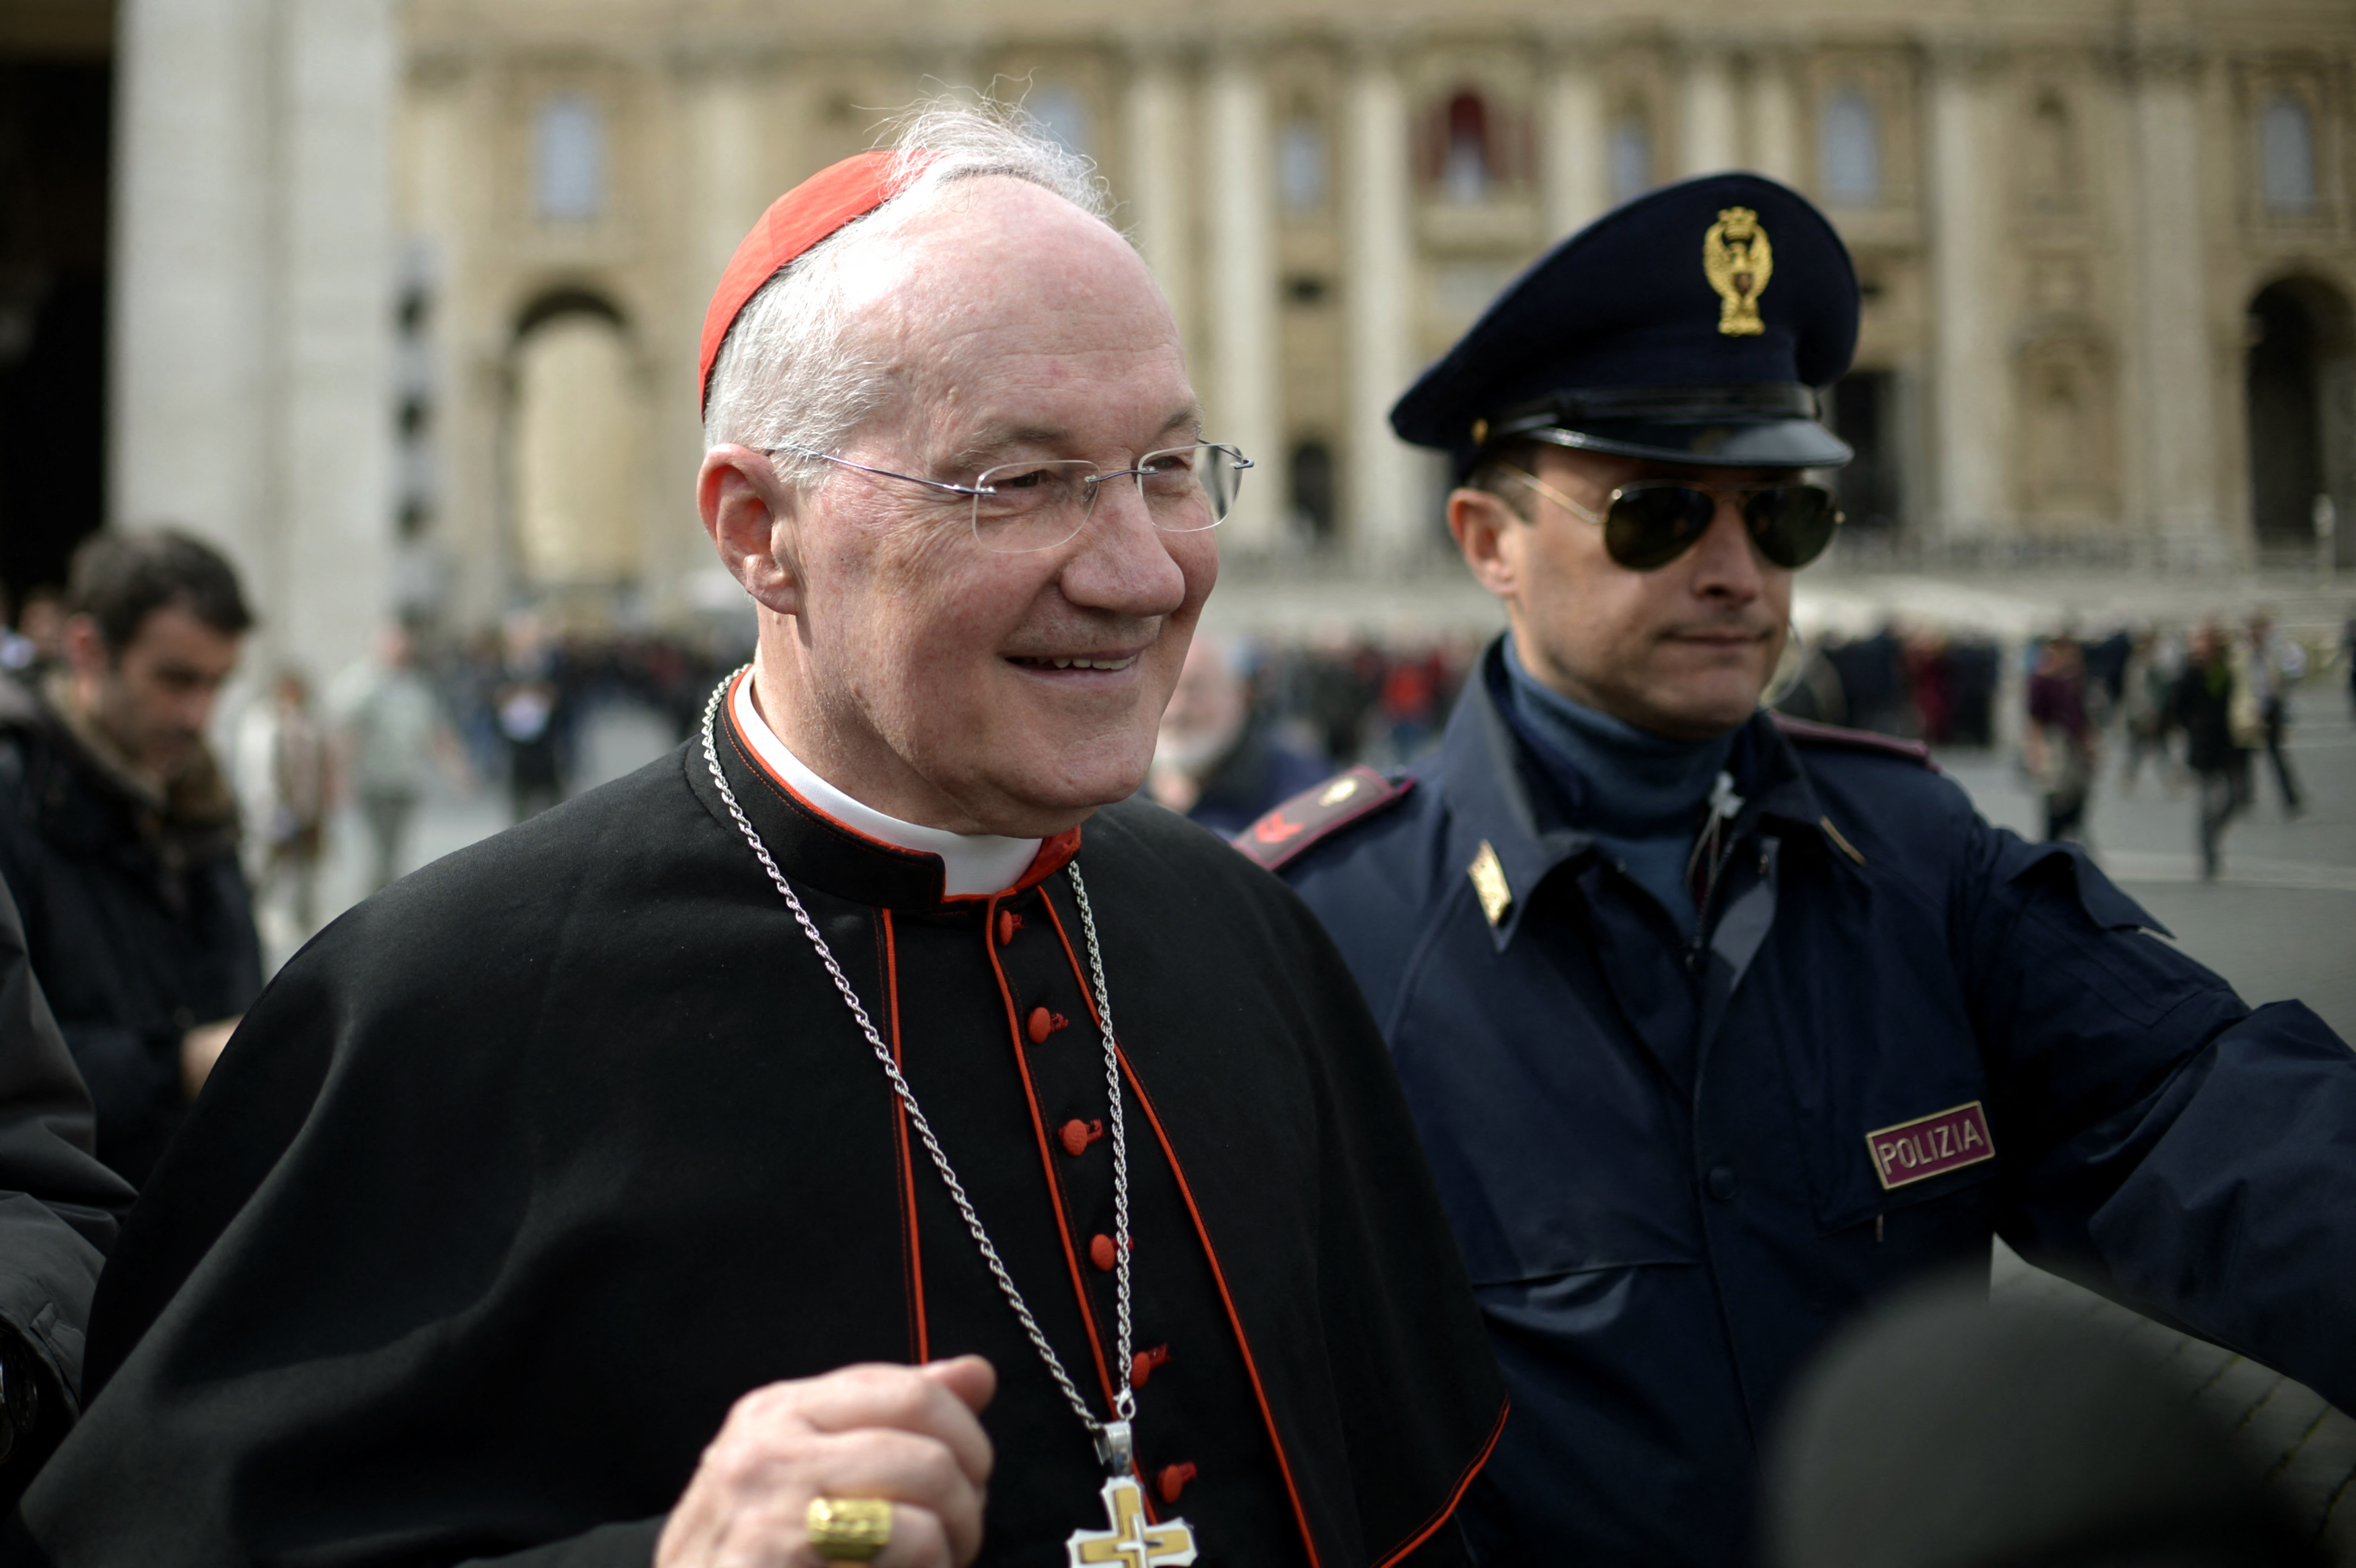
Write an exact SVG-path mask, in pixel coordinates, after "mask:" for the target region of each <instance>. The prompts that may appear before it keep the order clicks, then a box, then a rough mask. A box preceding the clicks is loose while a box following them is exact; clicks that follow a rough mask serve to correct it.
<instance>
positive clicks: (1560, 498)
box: [1497, 463, 1603, 523]
mask: <svg viewBox="0 0 2356 1568" xmlns="http://www.w3.org/2000/svg"><path fill="white" fill-rule="evenodd" d="M1497 466H1498V467H1500V468H1502V469H1504V470H1505V472H1506V473H1508V474H1510V475H1513V476H1514V477H1515V478H1516V479H1518V480H1520V481H1521V482H1522V483H1523V484H1525V485H1528V486H1529V487H1530V488H1531V489H1533V490H1536V491H1537V493H1538V494H1539V495H1541V496H1545V497H1546V498H1547V500H1549V501H1552V502H1553V503H1554V504H1555V505H1556V506H1558V507H1561V508H1562V509H1563V510H1564V511H1566V512H1569V514H1570V515H1571V516H1572V517H1577V518H1578V519H1579V520H1580V521H1581V522H1583V523H1601V522H1602V521H1603V515H1602V514H1601V512H1591V511H1590V510H1588V509H1587V508H1586V507H1582V506H1580V504H1579V503H1578V502H1576V501H1574V500H1572V499H1571V498H1570V497H1569V496H1566V495H1564V494H1563V493H1562V492H1561V491H1559V490H1558V489H1556V488H1555V487H1554V486H1553V485H1549V484H1547V482H1546V481H1545V480H1543V479H1541V478H1539V477H1538V476H1537V475H1535V474H1529V473H1525V472H1524V471H1523V470H1521V469H1519V468H1516V467H1515V466H1514V465H1513V464H1510V463H1500V464H1497Z"/></svg>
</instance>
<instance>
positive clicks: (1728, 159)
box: [1677, 42, 1743, 175]
mask: <svg viewBox="0 0 2356 1568" xmlns="http://www.w3.org/2000/svg"><path fill="white" fill-rule="evenodd" d="M1684 53H1685V89H1684V91H1683V92H1681V93H1680V94H1679V95H1678V123H1677V172H1678V174H1680V175H1706V174H1714V173H1716V172H1717V171H1718V170H1719V169H1730V168H1733V167H1735V166H1737V165H1740V163H1741V162H1742V161H1743V160H1742V159H1741V157H1740V155H1739V154H1738V152H1737V148H1736V144H1735V130H1734V62H1733V60H1732V59H1730V58H1729V57H1728V55H1727V53H1726V51H1725V50H1724V49H1722V48H1718V47H1716V46H1714V45H1711V44H1706V43H1701V42H1695V43H1692V44H1689V45H1688V46H1687V48H1686V49H1685V51H1684Z"/></svg>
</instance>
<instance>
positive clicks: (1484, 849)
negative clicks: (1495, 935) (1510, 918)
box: [1464, 838, 1514, 925]
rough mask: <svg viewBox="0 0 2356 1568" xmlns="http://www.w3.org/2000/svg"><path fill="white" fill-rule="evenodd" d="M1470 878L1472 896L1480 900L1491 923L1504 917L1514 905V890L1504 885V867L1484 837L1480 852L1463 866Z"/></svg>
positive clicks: (1494, 849)
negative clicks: (1468, 864)
mask: <svg viewBox="0 0 2356 1568" xmlns="http://www.w3.org/2000/svg"><path fill="white" fill-rule="evenodd" d="M1464 870H1465V874H1466V875H1468V876H1470V877H1471V878H1472V896H1473V897H1474V898H1477V899H1479V900H1480V901H1481V912H1482V913H1483V914H1484V915H1487V916H1488V917H1489V923H1490V924H1491V925H1494V924H1496V923H1498V922H1499V921H1501V920H1503V919H1505V912H1506V911H1507V910H1509V909H1511V908H1513V907H1514V890H1513V889H1511V888H1509V887H1507V886H1506V885H1505V867H1504V866H1503V865H1502V864H1501V863H1499V861H1498V859H1497V850H1496V848H1495V846H1494V845H1492V844H1491V843H1490V842H1489V841H1488V840H1487V839H1486V838H1483V839H1482V840H1481V852H1480V853H1479V854H1478V855H1475V856H1473V857H1472V864H1471V865H1470V866H1467V867H1465V868H1464Z"/></svg>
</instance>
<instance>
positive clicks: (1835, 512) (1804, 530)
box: [1498, 464, 1841, 571]
mask: <svg viewBox="0 0 2356 1568" xmlns="http://www.w3.org/2000/svg"><path fill="white" fill-rule="evenodd" d="M1498 466H1500V467H1501V468H1503V469H1504V470H1505V472H1506V473H1508V474H1510V475H1513V476H1514V477H1515V478H1516V479H1518V480H1520V481H1521V482H1522V483H1523V484H1525V485H1528V486H1529V487H1530V488H1531V489H1533V490H1536V491H1537V493H1538V494H1539V495H1541V496H1545V497H1546V498H1547V500H1549V501H1552V502H1553V503H1554V504H1555V505H1556V506H1558V507H1561V508H1562V509H1563V510H1564V511H1566V512H1569V514H1570V515H1571V516H1572V517H1577V518H1580V520H1581V521H1583V522H1590V523H1595V524H1598V525H1600V526H1601V528H1602V529H1603V549H1604V550H1605V551H1606V553H1608V554H1609V555H1610V556H1611V557H1612V560H1615V561H1617V562H1618V563H1619V564H1620V565H1622V566H1624V567H1626V568H1627V569H1628V570H1629V571H1655V570H1656V569H1657V568H1660V567H1664V566H1666V565H1668V564H1669V562H1671V561H1673V560H1676V559H1677V557H1679V556H1681V555H1683V554H1685V552H1686V551H1687V550H1689V549H1693V547H1694V546H1695V545H1696V544H1697V543H1698V542H1700V539H1701V536H1702V535H1704V534H1706V533H1708V531H1709V525H1710V522H1711V520H1712V519H1713V518H1715V517H1717V516H1718V503H1719V497H1720V496H1733V497H1735V498H1736V500H1737V501H1738V502H1739V503H1740V506H1741V507H1742V522H1743V526H1744V527H1745V528H1749V529H1750V530H1751V539H1752V540H1753V542H1755V543H1756V544H1757V545H1758V546H1759V553H1760V554H1761V555H1763V556H1765V557H1766V558H1767V559H1768V560H1770V561H1772V562H1773V563H1774V564H1775V565H1777V566H1780V567H1782V568H1783V569H1784V570H1785V571H1797V570H1798V569H1799V568H1801V567H1804V566H1805V565H1807V564H1808V562H1810V561H1812V560H1815V559H1816V557H1818V556H1820V555H1822V554H1824V553H1825V547H1826V545H1828V544H1830V543H1832V542H1833V530H1834V529H1835V528H1839V527H1840V524H1841V510H1840V504H1839V503H1838V502H1837V500H1835V499H1834V497H1833V493H1832V492H1831V491H1830V490H1827V489H1826V488H1825V487H1824V486H1823V485H1688V484H1686V483H1683V482H1682V481H1679V480H1676V479H1639V480H1636V481H1634V482H1633V483H1631V484H1627V485H1621V486H1620V488H1618V489H1617V490H1614V491H1612V498H1611V499H1610V500H1609V501H1607V502H1606V503H1604V507H1603V511H1602V514H1601V516H1598V515H1597V514H1596V513H1595V512H1593V511H1591V510H1590V509H1589V508H1588V507H1582V506H1580V504H1579V503H1578V502H1576V501H1574V500H1572V499H1571V498H1570V497H1569V496H1566V495H1564V494H1563V493H1562V492H1561V491H1559V490H1558V489H1556V488H1555V487H1554V486H1553V485H1549V484H1547V482H1546V481H1545V480H1543V479H1541V478H1539V477H1538V476H1537V475H1535V474H1528V473H1525V472H1523V471H1522V470H1521V469H1519V468H1516V467H1515V466H1514V465H1513V464H1499V465H1498Z"/></svg>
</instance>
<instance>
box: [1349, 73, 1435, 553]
mask: <svg viewBox="0 0 2356 1568" xmlns="http://www.w3.org/2000/svg"><path fill="white" fill-rule="evenodd" d="M1345 116H1346V118H1345V122H1344V123H1345V126H1346V130H1345V134H1346V136H1347V138H1348V144H1347V147H1346V149H1345V152H1344V168H1345V176H1344V177H1345V178H1346V180H1347V182H1348V183H1347V185H1346V187H1344V209H1343V210H1344V221H1345V222H1346V223H1347V225H1348V251H1347V254H1348V257H1349V272H1348V276H1347V279H1346V282H1345V284H1344V293H1345V298H1346V303H1347V304H1348V307H1349V332H1350V338H1349V343H1350V355H1349V362H1348V363H1349V377H1350V428H1349V443H1348V444H1347V445H1346V446H1345V447H1344V452H1345V453H1347V470H1346V475H1347V483H1346V485H1344V504H1345V505H1346V506H1347V507H1349V513H1350V519H1351V522H1350V551H1351V555H1352V557H1353V559H1354V560H1355V562H1356V563H1357V564H1359V565H1362V566H1366V567H1370V568H1374V569H1377V570H1379V569H1382V568H1386V567H1390V566H1396V565H1398V564H1400V563H1403V562H1405V561H1408V560H1412V559H1413V558H1415V557H1416V556H1418V555H1419V554H1421V553H1422V551H1423V549H1424V548H1425V545H1426V543H1427V534H1428V528H1429V525H1430V518H1429V517H1426V516H1425V511H1426V504H1427V502H1428V500H1429V496H1427V494H1426V486H1425V485H1424V484H1423V481H1422V470H1421V468H1420V465H1419V463H1418V461H1417V456H1416V453H1415V450H1414V449H1413V448H1412V447H1409V446H1408V444H1407V443H1405V442H1402V441H1400V440H1399V438H1398V436H1396V435H1394V434H1393V433H1392V432H1391V425H1390V407H1391V404H1392V402H1393V401H1394V400H1397V399H1398V395H1399V394H1400V393H1401V392H1403V391H1405V390H1406V389H1407V384H1408V380H1409V379H1411V378H1412V377H1413V376H1414V374H1415V369H1416V356H1415V337H1414V333H1415V327H1414V322H1415V306H1414V301H1413V298H1412V283H1411V280H1412V278H1413V276H1414V269H1415V236H1414V231H1413V229H1412V224H1413V221H1414V216H1415V215H1414V211H1413V199H1412V190H1411V187H1410V184H1409V171H1408V118H1407V99H1406V95H1405V93H1404V92H1403V91H1401V89H1400V86H1399V79H1398V69H1397V68H1396V66H1395V65H1394V64H1393V62H1392V59H1391V57H1390V55H1389V53H1388V52H1387V51H1386V50H1384V49H1381V48H1377V47H1367V48H1363V49H1362V50H1361V51H1360V52H1359V53H1358V54H1357V56H1356V58H1355V59H1353V60H1352V62H1351V67H1350V80H1349V96H1348V102H1347V106H1346V109H1345Z"/></svg>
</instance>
